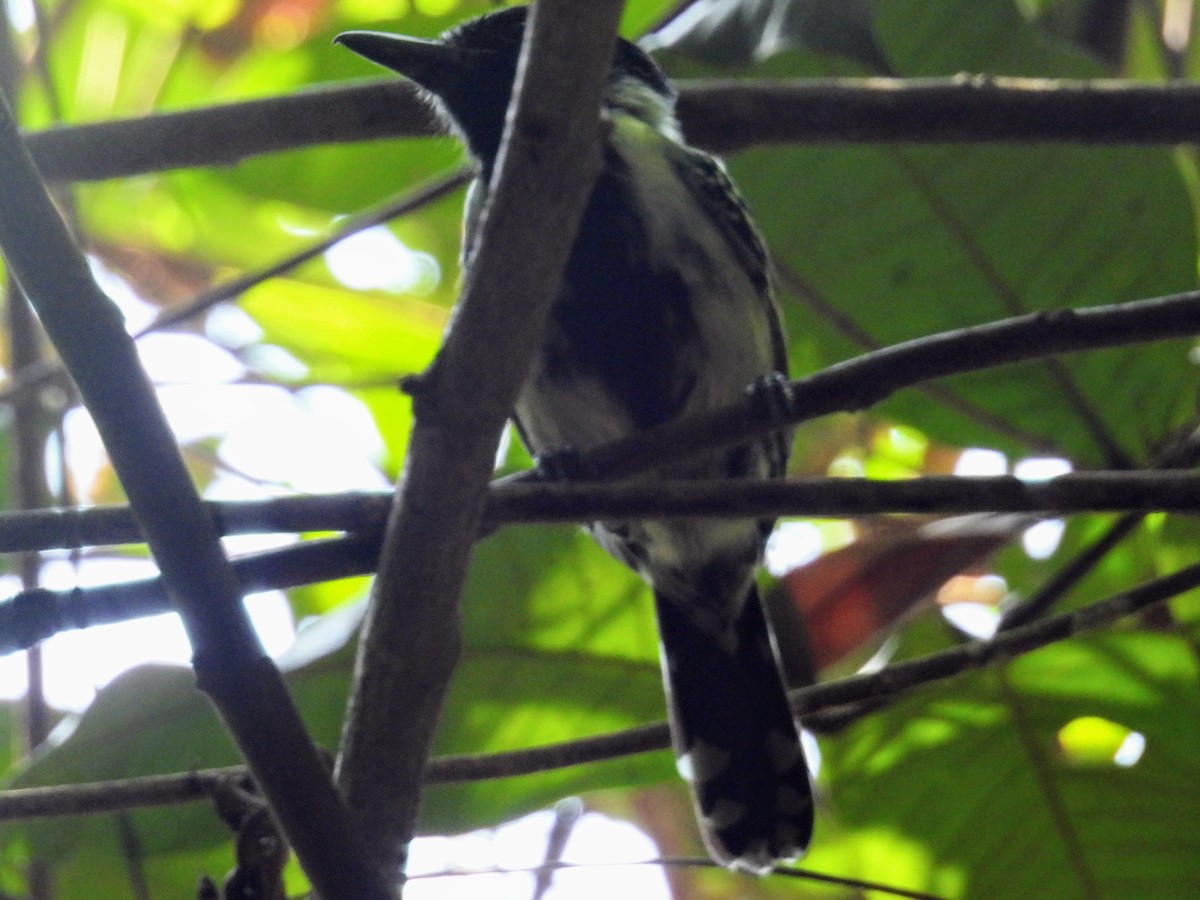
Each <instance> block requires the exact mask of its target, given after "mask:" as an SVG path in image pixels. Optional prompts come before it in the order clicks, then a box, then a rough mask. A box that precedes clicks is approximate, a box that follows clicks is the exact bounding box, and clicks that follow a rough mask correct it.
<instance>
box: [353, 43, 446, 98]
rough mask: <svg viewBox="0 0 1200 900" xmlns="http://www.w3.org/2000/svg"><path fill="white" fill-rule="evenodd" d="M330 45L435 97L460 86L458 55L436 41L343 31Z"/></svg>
mask: <svg viewBox="0 0 1200 900" xmlns="http://www.w3.org/2000/svg"><path fill="white" fill-rule="evenodd" d="M333 42H334V43H335V44H341V45H342V46H344V47H346V48H348V49H350V50H353V51H354V52H355V53H357V54H358V55H359V56H361V57H364V58H365V59H369V60H370V61H371V62H373V63H376V64H378V65H381V66H383V67H384V68H387V69H391V70H392V71H393V72H398V73H400V74H401V75H403V76H404V77H405V78H408V79H410V80H412V81H415V82H416V83H417V84H419V85H421V87H423V88H426V89H427V90H430V91H432V92H433V93H435V94H438V95H444V94H445V93H446V92H447V91H452V90H453V88H454V87H455V86H456V85H458V84H460V83H461V79H462V76H463V69H464V68H465V61H464V60H463V58H462V54H460V53H459V52H458V51H457V50H455V49H453V48H451V47H447V46H446V45H445V44H442V43H439V42H437V41H424V40H421V39H420V38H412V37H403V36H401V35H397V34H386V33H384V32H381V31H343V32H342V33H341V34H339V35H338V36H337V37H335V38H334V39H333Z"/></svg>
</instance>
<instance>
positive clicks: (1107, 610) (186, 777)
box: [0, 563, 1200, 821]
mask: <svg viewBox="0 0 1200 900" xmlns="http://www.w3.org/2000/svg"><path fill="white" fill-rule="evenodd" d="M1197 586H1200V563H1198V564H1194V565H1191V566H1188V567H1186V568H1184V569H1181V570H1179V571H1178V572H1175V573H1173V574H1171V575H1167V576H1164V577H1161V578H1156V579H1153V580H1151V581H1148V582H1146V583H1145V584H1142V585H1139V586H1138V587H1136V588H1133V589H1132V590H1130V591H1125V592H1123V593H1120V594H1116V595H1114V596H1112V597H1109V598H1107V599H1104V600H1100V601H1097V602H1096V603H1092V604H1090V605H1088V606H1085V607H1083V608H1081V609H1078V610H1076V611H1074V612H1071V613H1066V614H1063V615H1058V616H1053V617H1050V618H1047V619H1043V620H1041V621H1038V622H1035V623H1031V624H1028V625H1023V626H1020V627H1018V628H1013V629H1010V630H1008V631H1005V632H1002V633H1000V634H997V635H996V636H995V637H993V638H991V639H990V640H982V641H981V640H974V641H968V642H966V643H963V644H961V645H959V646H957V647H952V648H950V649H948V650H943V651H940V652H938V653H932V654H929V655H928V656H923V657H919V658H917V659H912V660H906V661H904V662H899V663H893V664H891V665H889V666H887V667H886V668H884V669H881V670H880V671H878V672H874V673H871V674H864V675H852V676H850V677H848V678H841V679H836V680H833V681H828V682H824V683H822V684H817V685H813V686H811V687H806V688H801V689H799V690H794V691H791V692H790V697H791V702H792V708H793V710H795V712H796V714H797V715H799V716H800V717H801V718H805V717H814V716H816V714H818V713H820V712H823V711H829V710H836V709H838V708H839V707H845V706H850V705H854V704H858V703H862V702H865V701H872V700H880V699H883V698H889V697H894V696H896V695H898V694H901V693H905V692H908V691H911V690H913V689H915V688H917V687H920V686H923V685H928V684H934V683H938V682H941V681H945V680H947V679H950V678H954V677H957V676H959V675H962V674H964V673H967V672H972V671H977V670H980V669H983V668H986V667H987V666H989V665H993V664H994V663H995V662H996V661H999V660H1003V661H1006V662H1007V661H1009V660H1011V659H1014V658H1015V657H1018V656H1022V655H1024V654H1027V653H1032V652H1034V651H1036V650H1039V649H1041V648H1043V647H1048V646H1050V645H1052V644H1055V643H1057V642H1059V641H1063V640H1067V639H1069V638H1072V637H1077V636H1079V635H1083V634H1089V633H1092V632H1095V631H1098V630H1100V629H1102V628H1106V627H1108V626H1110V625H1112V624H1114V623H1116V622H1118V621H1120V620H1121V619H1123V618H1125V617H1128V616H1131V615H1135V614H1137V613H1140V612H1143V611H1145V610H1147V609H1150V608H1151V607H1153V606H1155V605H1156V604H1159V603H1162V602H1164V601H1166V600H1169V599H1170V598H1172V597H1175V596H1178V595H1180V594H1182V593H1184V592H1185V591H1189V590H1192V589H1194V588H1196V587H1197ZM669 744H670V735H669V733H668V730H667V724H666V722H652V723H648V724H646V725H641V726H638V727H635V728H628V729H624V730H622V731H617V732H611V733H608V734H601V735H596V736H593V737H588V738H582V739H578V740H572V741H563V742H561V743H557V744H548V745H545V746H541V747H531V748H527V749H522V750H511V751H506V752H499V753H481V754H466V755H460V756H444V757H438V758H435V759H432V760H430V761H429V763H428V766H427V768H426V769H425V773H424V781H425V782H426V783H428V784H443V783H451V782H464V781H482V780H488V779H493V778H508V777H515V776H519V775H530V774H534V773H537V772H546V771H550V770H553V769H559V768H565V767H567V766H575V765H585V764H588V763H593V762H599V761H601V760H606V759H613V758H616V757H619V756H630V755H633V754H636V753H647V752H652V751H657V750H665V749H666V748H667V747H668V746H669ZM245 771H246V770H245V769H242V768H239V767H234V768H228V769H216V770H209V771H202V772H187V773H181V774H178V775H162V776H147V777H142V778H132V779H123V780H120V781H113V782H97V783H94V784H82V785H67V786H63V787H45V788H25V789H21V790H14V791H5V792H0V821H5V820H12V819H29V818H40V817H47V816H63V815H88V814H96V813H110V812H117V811H122V810H130V809H139V808H144V807H150V806H161V805H166V804H173V803H186V802H189V801H193V800H201V799H205V798H207V797H208V796H210V795H211V793H212V791H213V790H214V789H215V787H216V786H218V785H219V784H221V783H223V782H227V781H228V780H229V779H230V778H236V777H238V776H239V775H241V774H244V773H245Z"/></svg>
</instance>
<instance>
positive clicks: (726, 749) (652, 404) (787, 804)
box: [335, 6, 813, 875]
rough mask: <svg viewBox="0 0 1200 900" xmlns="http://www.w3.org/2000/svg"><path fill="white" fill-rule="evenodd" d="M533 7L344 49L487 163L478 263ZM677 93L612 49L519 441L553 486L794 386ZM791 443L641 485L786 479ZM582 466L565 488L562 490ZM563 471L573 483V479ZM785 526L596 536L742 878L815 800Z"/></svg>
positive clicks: (643, 57)
mask: <svg viewBox="0 0 1200 900" xmlns="http://www.w3.org/2000/svg"><path fill="white" fill-rule="evenodd" d="M526 18H527V13H526V7H522V6H516V7H508V8H505V9H503V10H500V11H496V12H492V13H488V14H486V15H483V16H480V17H478V18H474V19H471V20H468V21H466V22H464V23H462V24H460V25H458V26H457V27H454V28H452V29H450V30H449V31H447V32H445V33H444V34H443V35H442V36H441V37H440V38H438V39H436V40H421V39H416V38H410V37H405V36H400V35H396V34H391V33H385V32H376V31H350V32H343V33H342V34H340V35H338V36H337V37H336V38H335V40H336V41H337V42H338V43H340V44H342V45H344V46H345V47H346V48H348V49H349V50H351V51H353V52H354V53H357V54H359V55H360V56H362V57H364V58H365V59H367V60H370V61H371V62H373V63H376V64H378V65H381V66H383V67H385V68H387V69H389V70H391V71H393V72H395V73H398V74H400V75H402V76H403V77H405V78H407V79H409V80H410V81H412V82H414V83H415V84H416V85H417V87H418V89H419V90H420V91H421V92H422V95H423V96H424V97H425V98H426V100H427V102H428V103H429V104H430V105H431V107H432V108H433V109H434V110H435V111H436V113H437V114H438V115H440V116H441V118H442V119H443V120H444V122H445V123H446V125H447V126H448V127H449V129H450V130H451V131H453V132H454V133H456V134H457V135H458V136H459V137H460V138H461V140H462V141H463V142H464V143H465V145H466V147H467V150H468V152H469V153H470V155H471V156H472V157H473V158H474V160H475V162H476V164H477V177H476V179H475V180H474V182H473V183H472V186H471V188H470V189H469V191H468V196H467V201H466V212H465V217H464V218H465V238H464V261H465V259H466V254H468V253H469V248H471V247H472V245H473V240H474V235H475V232H476V230H477V228H478V223H479V219H480V215H481V212H482V210H483V207H484V203H485V201H486V198H487V192H488V186H489V182H490V180H491V175H492V172H493V170H494V168H495V166H496V161H497V155H498V152H499V150H500V145H501V141H502V137H503V132H504V123H505V116H506V112H507V109H508V106H509V102H510V98H511V95H512V92H513V85H514V80H515V78H516V71H517V64H518V59H519V56H520V51H521V44H522V39H523V35H524V30H525V24H526ZM675 100H676V89H675V87H674V86H673V85H672V83H671V82H670V81H669V80H668V78H667V76H666V75H665V74H664V72H663V71H662V69H661V68H660V67H659V66H658V64H657V63H656V62H655V61H654V60H653V59H651V57H650V56H649V55H648V54H646V53H645V52H644V51H642V50H641V49H640V48H638V47H637V46H636V45H635V44H633V43H631V42H629V41H626V40H623V39H620V38H618V39H617V43H616V47H615V50H614V53H613V57H612V64H611V68H610V71H609V73H608V77H607V81H606V86H605V89H604V94H603V100H602V110H601V114H602V116H603V117H604V119H605V120H606V121H607V123H608V126H609V127H608V128H607V129H606V136H605V137H604V138H603V141H604V143H603V147H602V159H603V164H602V167H601V171H600V174H599V176H598V178H597V180H596V183H595V187H594V188H593V190H592V194H591V196H590V198H589V200H588V203H587V207H586V211H585V212H584V215H583V219H582V223H581V225H580V228H579V232H578V236H577V237H576V240H575V243H574V246H573V248H572V250H571V254H570V258H569V261H568V263H567V267H566V273H565V275H564V278H563V284H562V287H561V288H560V290H559V293H558V296H557V297H556V298H555V300H554V302H553V305H552V308H551V312H550V316H549V321H548V323H547V326H546V331H545V334H544V336H543V338H542V342H541V345H540V348H539V351H538V353H537V354H536V358H535V360H534V363H533V366H532V371H531V373H530V375H529V377H528V380H527V381H526V382H525V384H524V386H523V387H522V389H521V391H520V393H519V396H518V398H517V400H516V403H515V409H514V413H513V420H514V423H515V425H516V429H517V432H518V434H519V435H520V436H521V439H522V440H523V442H524V443H525V445H526V446H527V448H528V449H529V450H530V452H531V453H532V454H534V456H535V457H537V458H538V459H539V460H541V461H542V462H543V464H545V465H546V467H547V468H548V469H550V470H554V469H555V468H556V467H555V466H554V465H551V462H552V461H557V462H558V463H560V464H561V465H564V466H565V468H567V469H568V470H569V465H568V464H566V463H565V462H564V461H568V460H570V459H571V453H572V452H580V451H584V450H587V449H589V448H591V447H595V446H597V445H600V444H604V443H606V442H609V441H612V440H615V439H618V438H621V437H625V436H628V435H630V434H634V433H637V432H638V431H640V430H643V429H646V428H650V427H653V426H656V425H661V424H663V423H667V422H672V421H675V420H678V419H681V418H683V417H687V416H690V415H694V414H697V413H702V412H705V411H707V410H710V409H714V408H717V407H720V406H723V405H726V404H729V403H733V402H735V401H737V400H739V399H741V398H742V397H744V396H745V394H746V391H747V390H750V391H751V392H760V393H762V395H763V396H766V397H770V396H771V395H772V388H773V386H774V387H778V386H779V385H781V384H785V383H786V382H785V379H786V373H787V368H788V362H787V349H786V341H785V333H784V329H783V325H782V321H781V317H780V313H779V308H778V305H777V302H776V298H775V295H774V292H773V287H772V279H771V272H770V266H769V263H768V257H767V252H766V249H765V246H764V243H763V240H762V238H761V236H760V234H759V232H758V230H757V228H756V226H755V225H754V224H753V222H752V220H751V218H750V214H749V212H748V210H747V207H746V205H745V203H744V202H743V200H742V199H741V197H740V195H739V194H738V193H737V191H736V189H735V188H734V186H733V184H732V183H731V181H730V179H729V177H728V175H727V174H726V172H725V169H724V168H723V166H722V165H721V163H720V162H718V160H716V159H715V158H714V157H712V156H710V155H709V154H707V153H705V152H703V151H701V150H699V149H697V148H695V147H692V146H690V145H689V144H687V143H686V141H685V139H684V138H683V136H682V134H681V131H680V126H679V123H678V120H677V118H676V115H675ZM789 447H790V433H789V431H788V430H787V428H786V426H784V425H782V424H781V426H780V428H779V429H778V430H777V431H775V432H774V433H771V434H769V435H767V436H766V437H763V438H756V439H753V440H749V441H747V442H746V443H744V444H741V445H739V446H735V447H733V448H732V449H723V450H720V451H717V452H710V453H708V454H705V455H703V456H700V457H698V458H692V459H680V460H679V461H676V462H673V463H671V464H670V465H669V466H667V467H665V468H664V469H662V470H660V471H659V472H657V473H655V474H653V475H650V476H640V477H642V478H664V477H666V478H674V479H681V478H682V479H706V480H707V479H725V478H729V479H738V478H763V477H781V476H782V475H783V474H784V473H785V470H786V465H787V456H788V451H789ZM569 474H570V473H569V471H568V472H567V477H569ZM560 475H561V472H560ZM773 526H774V522H773V521H772V520H755V521H746V520H739V521H734V520H721V519H711V518H706V519H699V518H692V519H671V520H637V521H633V520H631V521H602V522H595V523H592V524H591V525H590V526H588V527H589V530H590V531H591V533H592V535H593V537H595V539H596V540H597V541H598V542H599V544H600V545H601V546H602V547H603V548H604V549H605V550H607V551H608V552H609V553H610V554H611V555H613V556H614V557H616V558H617V559H618V560H620V561H621V562H623V563H625V564H626V565H627V566H629V567H630V568H631V569H633V570H634V571H635V572H637V573H638V574H639V575H640V576H642V578H643V579H644V580H645V581H647V582H648V583H649V585H650V587H651V589H652V593H653V596H654V609H655V614H656V618H657V623H658V630H659V644H660V651H661V652H660V657H661V663H662V671H663V681H664V687H665V694H666V697H667V711H668V720H669V724H670V732H671V741H672V746H673V749H674V752H675V755H676V761H677V767H678V768H679V770H680V772H681V774H683V776H684V777H685V778H686V779H687V780H688V781H689V782H690V785H691V792H692V798H693V803H694V806H695V809H696V815H697V821H698V825H699V830H700V834H701V837H702V839H703V841H704V844H705V846H706V847H707V849H708V851H709V854H710V855H711V857H712V858H713V859H714V860H715V861H716V862H718V863H720V864H721V865H724V866H726V867H729V868H731V869H735V870H739V871H743V872H749V873H754V874H759V875H761V874H765V873H767V872H769V871H770V870H771V869H772V868H773V867H775V866H776V865H778V864H780V863H782V862H784V861H788V860H792V859H795V858H797V857H799V856H801V855H802V854H803V853H804V852H805V850H806V849H807V847H808V844H809V842H810V840H811V837H812V831H813V793H812V784H811V780H810V774H809V770H808V766H807V764H806V761H805V755H804V751H803V747H802V743H801V732H800V730H799V727H798V725H797V723H796V720H795V718H794V717H793V715H792V712H791V709H790V707H789V705H788V699H787V692H786V685H785V680H784V677H783V675H782V674H781V667H780V663H779V657H778V651H777V648H776V645H775V642H774V638H773V635H772V633H771V631H770V628H769V625H768V621H767V618H766V616H765V613H764V610H763V606H762V602H761V598H760V593H759V589H758V586H757V583H756V579H755V573H756V570H757V568H758V566H759V565H760V563H761V560H762V555H763V551H764V547H765V542H766V539H767V536H768V535H769V533H770V531H771V529H772V528H773Z"/></svg>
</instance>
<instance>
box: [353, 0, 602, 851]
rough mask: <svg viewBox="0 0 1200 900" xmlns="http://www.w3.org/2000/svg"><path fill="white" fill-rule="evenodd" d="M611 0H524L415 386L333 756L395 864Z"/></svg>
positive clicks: (570, 200) (531, 340) (594, 132)
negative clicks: (491, 166)
mask: <svg viewBox="0 0 1200 900" xmlns="http://www.w3.org/2000/svg"><path fill="white" fill-rule="evenodd" d="M621 6H622V4H621V3H620V2H619V0H607V2H592V3H588V4H579V3H575V2H571V0H539V2H537V3H535V4H534V5H533V6H532V7H531V15H530V18H529V24H528V26H527V29H528V30H527V36H526V42H525V48H524V50H523V52H522V65H521V66H520V67H519V68H518V71H519V73H520V74H519V75H518V78H517V82H518V84H517V86H516V87H515V89H514V90H515V99H514V104H515V105H514V106H513V108H512V109H511V110H510V114H509V124H508V128H507V129H506V134H505V138H504V143H503V147H502V149H501V152H500V157H499V160H500V161H499V164H498V166H497V171H496V174H495V177H494V179H493V183H492V185H491V187H490V190H489V197H490V200H489V203H488V206H487V209H486V211H485V214H484V216H483V219H482V222H483V225H482V234H481V235H480V239H479V241H478V244H477V249H476V250H475V251H474V255H473V258H472V260H471V264H470V267H469V270H468V273H467V281H466V286H465V289H464V292H463V296H462V299H461V300H460V303H459V306H458V309H457V311H456V314H455V317H454V325H453V327H452V328H451V330H450V332H449V334H448V335H447V337H446V341H445V343H444V345H443V348H442V350H441V352H440V353H439V354H438V357H437V359H436V361H435V362H434V364H433V366H432V368H431V369H430V371H429V373H427V375H426V376H424V377H423V378H422V379H421V381H420V383H419V384H418V385H416V388H415V391H416V392H415V396H414V413H415V415H416V424H415V426H414V428H413V433H412V438H411V441H410V445H409V452H408V456H407V458H406V460H405V465H404V473H403V475H402V476H401V482H400V486H399V490H398V491H397V498H396V504H395V506H394V507H393V510H392V515H391V518H390V520H389V523H388V528H387V537H386V540H385V544H384V546H385V551H384V554H383V557H382V558H381V560H380V566H379V575H378V577H377V578H376V580H375V587H374V590H373V593H372V602H371V606H370V610H369V612H368V619H367V622H366V625H365V627H364V632H363V640H362V643H361V644H360V656H359V664H358V667H357V671H358V672H359V678H358V681H357V683H356V684H355V687H354V691H353V693H352V696H351V701H350V709H349V713H348V717H347V722H346V727H345V731H344V733H343V743H342V756H341V758H340V760H339V764H338V778H339V783H340V784H341V785H342V788H343V790H344V791H345V793H346V797H347V799H348V801H349V803H350V805H351V807H352V808H353V809H354V810H355V812H356V813H357V814H358V816H359V818H360V822H361V823H362V825H363V828H364V832H365V833H366V834H367V835H369V837H370V840H371V841H372V843H373V846H374V848H375V849H376V851H377V852H378V853H379V854H380V855H381V856H382V857H383V858H385V859H388V860H389V861H392V862H394V863H397V864H400V863H401V862H402V860H403V854H404V847H405V846H406V845H407V843H408V841H409V840H410V839H411V837H412V834H413V829H414V827H415V820H416V813H417V807H418V803H419V797H420V786H421V776H422V772H423V771H424V768H425V763H426V759H427V757H428V754H429V747H430V744H431V742H432V738H433V731H434V728H435V727H436V724H437V720H438V716H439V713H440V709H441V705H442V700H443V697H444V694H445V690H446V687H447V685H448V684H449V681H450V677H451V675H452V673H453V671H454V667H455V665H456V663H457V659H458V653H459V642H460V635H459V632H458V619H459V610H458V594H459V591H460V589H461V585H462V581H463V578H464V575H465V571H466V566H467V561H468V559H469V555H470V549H471V546H472V544H473V542H474V539H475V535H476V534H477V533H478V530H479V523H480V519H481V517H482V514H483V506H484V501H485V499H486V492H487V480H488V477H489V475H490V473H491V471H492V467H493V463H494V459H495V450H496V445H497V442H498V441H499V437H500V434H501V431H502V429H503V426H504V422H505V420H506V419H507V418H508V415H509V412H510V411H511V409H512V404H513V401H514V399H515V397H516V395H517V392H518V390H519V389H520V387H521V384H522V382H524V380H525V377H526V374H527V373H528V371H529V365H530V360H531V359H532V358H533V355H534V352H535V351H536V349H537V346H538V342H539V339H540V335H541V333H542V327H543V322H544V321H545V317H546V315H547V313H548V312H549V309H550V304H551V302H552V301H553V299H554V297H555V296H556V294H557V290H558V285H559V283H560V282H561V279H562V272H563V269H564V268H565V265H566V261H567V257H568V254H569V253H570V250H571V246H572V244H573V242H574V237H575V232H576V230H577V227H578V223H579V219H580V217H581V216H582V213H583V210H584V205H585V203H586V201H587V198H588V196H589V195H590V194H591V189H592V184H593V182H594V180H595V177H596V174H597V173H598V172H599V167H600V154H599V139H600V127H601V126H600V97H601V91H602V88H603V83H604V79H605V77H606V75H607V71H608V66H609V61H610V60H611V58H612V50H613V41H614V39H615V37H614V35H615V31H616V25H617V20H618V18H619V16H620V11H621ZM421 548H423V549H421ZM399 648H404V651H403V652H400V651H399Z"/></svg>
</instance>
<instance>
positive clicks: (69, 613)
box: [0, 532, 382, 656]
mask: <svg viewBox="0 0 1200 900" xmlns="http://www.w3.org/2000/svg"><path fill="white" fill-rule="evenodd" d="M381 539H382V533H381V532H376V533H374V534H369V535H362V536H359V535H352V536H349V537H344V538H335V539H329V540H316V541H304V542H302V543H300V544H295V545H293V546H291V547H284V548H282V549H279V550H267V551H263V552H261V553H253V554H248V555H246V556H243V557H241V558H239V559H235V560H233V561H232V566H233V572H234V575H235V576H236V577H237V579H238V583H239V585H240V587H241V588H242V591H243V592H244V593H247V594H250V593H255V592H258V591H270V590H283V589H286V588H289V587H299V586H300V585H302V584H313V583H315V582H319V581H331V580H333V579H337V578H349V577H351V576H354V575H367V574H370V573H371V572H374V571H375V567H376V565H377V563H378V561H379V545H380V541H381ZM174 608H175V607H174V605H173V604H172V602H171V598H170V596H169V594H168V593H167V587H166V585H165V584H164V583H163V580H162V579H161V578H157V577H152V578H142V579H137V580H134V581H122V582H117V583H115V584H105V585H96V586H94V587H86V588H83V587H77V588H70V589H67V590H51V589H50V588H33V589H32V590H28V591H22V592H21V593H20V594H17V595H16V596H15V597H14V598H12V599H11V600H10V601H8V602H7V603H0V656H3V655H6V654H8V653H15V652H16V651H18V650H28V649H29V648H30V647H32V646H34V645H35V644H37V643H39V642H41V641H44V640H46V639H47V638H49V637H52V636H53V635H55V634H58V633H59V632H62V631H70V630H72V629H76V628H90V627H92V626H94V625H111V624H113V623H115V622H127V621H129V620H130V619H138V618H142V617H144V616H154V615H160V614H162V613H167V612H171V611H173V610H174Z"/></svg>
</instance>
